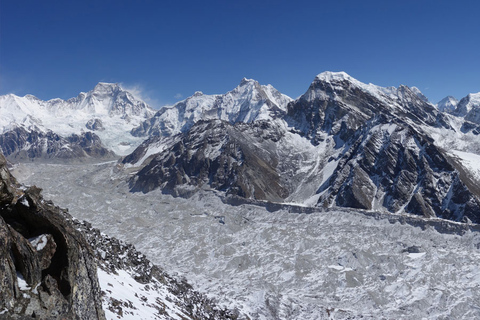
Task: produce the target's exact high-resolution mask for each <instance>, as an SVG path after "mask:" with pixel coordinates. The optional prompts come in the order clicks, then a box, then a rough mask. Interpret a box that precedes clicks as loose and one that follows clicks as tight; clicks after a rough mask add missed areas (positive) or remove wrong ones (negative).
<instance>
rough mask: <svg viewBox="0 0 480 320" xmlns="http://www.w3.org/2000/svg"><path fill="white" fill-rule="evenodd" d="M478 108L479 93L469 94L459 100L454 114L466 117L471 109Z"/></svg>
mask: <svg viewBox="0 0 480 320" xmlns="http://www.w3.org/2000/svg"><path fill="white" fill-rule="evenodd" d="M478 107H480V92H478V93H470V94H469V95H467V96H466V97H465V98H463V99H462V100H460V102H458V104H457V108H456V109H455V114H456V115H458V116H460V117H463V116H465V115H467V113H469V112H470V111H471V110H472V109H474V108H478Z"/></svg>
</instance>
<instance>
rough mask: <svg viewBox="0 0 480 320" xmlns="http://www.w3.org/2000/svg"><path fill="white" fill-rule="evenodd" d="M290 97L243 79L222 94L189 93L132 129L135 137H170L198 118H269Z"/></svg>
mask: <svg viewBox="0 0 480 320" xmlns="http://www.w3.org/2000/svg"><path fill="white" fill-rule="evenodd" d="M290 101H292V99H291V98H290V97H288V96H286V95H284V94H282V93H280V92H279V91H278V90H276V89H275V88H274V87H273V86H271V85H261V84H260V83H258V81H256V80H253V79H247V78H243V79H242V80H241V81H240V84H239V85H238V86H237V87H235V88H234V89H233V90H231V91H229V92H227V93H225V94H214V95H206V94H203V93H200V92H195V94H194V95H193V96H190V97H188V98H186V99H185V100H182V101H180V102H177V103H176V104H175V105H173V106H171V107H165V108H162V109H160V110H159V111H158V112H157V113H156V114H155V116H154V117H153V118H151V119H149V120H146V121H144V122H143V123H142V124H140V126H138V127H137V128H135V129H133V130H132V134H133V135H135V136H139V137H141V136H151V135H154V136H157V135H160V136H171V135H175V134H178V133H180V132H186V131H188V130H189V129H190V128H191V127H192V126H193V125H194V124H195V123H196V122H198V121H200V120H217V119H218V120H224V121H228V122H230V123H232V124H233V123H238V122H246V123H249V122H253V121H257V120H266V119H273V118H274V117H275V114H278V113H282V112H285V111H286V106H287V104H288V103H289V102H290Z"/></svg>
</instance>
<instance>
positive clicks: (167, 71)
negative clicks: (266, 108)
mask: <svg viewBox="0 0 480 320" xmlns="http://www.w3.org/2000/svg"><path fill="white" fill-rule="evenodd" d="M326 70H329V71H345V72H347V73H349V74H350V75H351V76H353V77H355V78H357V79H358V80H360V81H362V82H366V83H370V82H371V83H374V84H377V85H381V86H398V85H400V84H405V85H408V86H417V87H418V88H419V89H420V90H421V91H422V92H423V93H424V94H425V95H426V96H427V97H428V98H429V99H430V100H431V101H432V102H437V101H438V100H440V99H441V98H443V97H445V96H446V95H453V96H455V97H456V98H462V97H463V96H465V95H467V94H468V93H471V92H479V91H480V1H476V0H472V1H441V0H437V1H428V0H415V1H413V0H407V1H389V0H382V1H368V0H366V1H358V0H344V1H342V0H338V1H319V0H317V1H301V0H297V1H261V0H256V1H250V0H244V1H228V0H227V1H225V0H223V1H169V0H162V1H160V0H159V1H156V0H151V1H149V0H138V1H133V0H129V1H127V0H115V1H113V0H95V1H90V0H83V1H79V0H78V1H60V0H58V1H48V0H47V1H38V0H35V1H23V0H1V1H0V94H5V93H15V94H18V95H25V94H28V93H30V94H33V95H35V96H37V97H39V98H41V99H51V98H55V97H60V98H64V99H66V98H70V97H74V96H76V95H77V94H78V93H79V92H80V91H89V90H91V89H92V88H93V87H94V86H95V84H96V83H97V82H99V81H105V82H119V83H123V84H124V85H125V86H127V87H132V88H133V87H134V88H136V89H139V90H142V92H143V95H144V96H146V97H149V98H150V101H153V104H154V105H155V106H156V107H159V106H161V105H164V104H171V103H174V102H176V101H177V100H179V99H180V97H183V98H185V97H187V96H190V95H192V94H193V93H194V92H195V91H197V90H199V91H203V92H204V93H207V94H213V93H224V92H227V91H229V90H231V89H233V88H234V87H236V86H237V85H238V84H239V82H240V80H241V79H242V78H243V77H247V78H253V79H256V80H258V81H259V82H260V83H262V84H267V83H270V84H272V85H273V86H274V87H276V88H277V89H278V90H280V91H281V92H283V93H285V94H287V95H289V96H291V97H293V98H296V97H298V96H299V95H301V94H303V93H304V92H305V91H306V90H307V88H308V86H309V84H310V82H311V81H312V80H313V78H314V77H315V76H316V75H317V74H318V73H320V72H323V71H326Z"/></svg>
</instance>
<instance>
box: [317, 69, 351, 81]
mask: <svg viewBox="0 0 480 320" xmlns="http://www.w3.org/2000/svg"><path fill="white" fill-rule="evenodd" d="M315 79H318V80H321V81H328V82H330V81H343V80H348V81H352V80H355V79H354V78H352V77H351V76H350V75H349V74H347V73H346V72H344V71H340V72H331V71H325V72H322V73H320V74H319V75H317V76H316V77H315Z"/></svg>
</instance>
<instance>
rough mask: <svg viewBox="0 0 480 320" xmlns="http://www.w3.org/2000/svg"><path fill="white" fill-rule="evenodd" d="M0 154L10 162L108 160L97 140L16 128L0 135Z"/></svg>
mask: <svg viewBox="0 0 480 320" xmlns="http://www.w3.org/2000/svg"><path fill="white" fill-rule="evenodd" d="M0 151H1V152H2V153H3V154H4V155H5V156H6V157H8V158H10V159H16V160H26V159H81V158H85V157H93V158H103V157H111V156H113V153H112V152H111V151H109V150H108V149H106V148H105V147H104V146H103V144H102V142H101V140H100V138H99V137H98V136H97V135H96V134H94V133H92V132H86V133H82V134H81V135H76V134H74V135H71V136H69V137H66V138H64V137H61V136H59V135H57V134H56V133H54V132H52V131H47V132H46V133H45V132H42V131H37V130H30V131H28V130H26V129H24V128H22V127H16V128H15V129H13V130H11V131H7V132H5V133H3V134H1V135H0Z"/></svg>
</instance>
